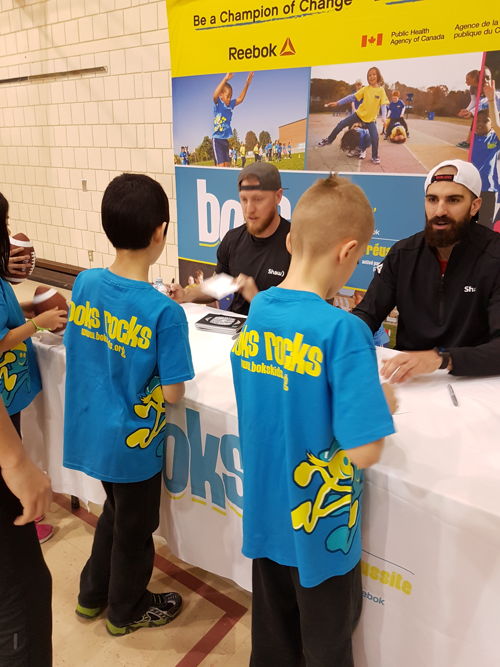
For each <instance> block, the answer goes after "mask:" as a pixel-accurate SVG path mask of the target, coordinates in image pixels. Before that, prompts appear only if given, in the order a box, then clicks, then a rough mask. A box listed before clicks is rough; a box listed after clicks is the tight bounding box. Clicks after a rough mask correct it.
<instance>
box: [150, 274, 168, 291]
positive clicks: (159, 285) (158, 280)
mask: <svg viewBox="0 0 500 667" xmlns="http://www.w3.org/2000/svg"><path fill="white" fill-rule="evenodd" d="M153 287H154V288H155V290H158V292H161V293H162V294H165V295H167V294H168V291H167V286H166V285H165V283H164V282H163V280H162V278H155V281H154V283H153Z"/></svg>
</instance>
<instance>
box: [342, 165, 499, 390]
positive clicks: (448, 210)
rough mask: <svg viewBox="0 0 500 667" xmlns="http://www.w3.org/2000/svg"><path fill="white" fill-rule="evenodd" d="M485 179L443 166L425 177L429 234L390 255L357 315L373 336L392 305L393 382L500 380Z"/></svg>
mask: <svg viewBox="0 0 500 667" xmlns="http://www.w3.org/2000/svg"><path fill="white" fill-rule="evenodd" d="M480 197H481V176H480V174H479V171H478V170H477V169H476V167H475V166H474V165H473V164H471V163H469V162H464V161H463V160H445V161H444V162H441V163H440V164H438V165H437V166H435V167H434V168H433V169H431V171H430V172H429V174H428V175H427V178H426V179H425V219H426V222H425V229H424V231H422V232H419V233H418V234H414V235H413V236H410V237H409V238H406V239H403V240H401V241H398V242H397V243H396V244H395V245H394V246H393V247H392V248H391V250H390V251H389V253H388V255H387V256H386V257H385V259H384V261H383V263H382V264H379V266H378V267H377V272H376V274H375V276H374V278H373V280H372V282H371V284H370V286H369V288H368V290H367V292H366V295H365V298H364V299H363V300H362V302H361V303H360V304H359V305H358V306H357V307H356V308H355V309H354V310H353V312H354V313H355V314H356V315H357V316H358V317H360V318H361V319H363V320H364V321H365V322H366V323H367V324H368V326H369V327H370V328H371V330H372V331H374V332H375V331H377V329H378V328H379V327H380V325H381V323H382V322H383V321H384V320H385V318H386V317H387V315H388V314H389V313H390V312H391V310H392V309H393V308H394V307H397V309H398V311H399V321H398V331H397V337H396V348H397V349H398V350H401V351H402V354H398V355H396V356H395V357H393V358H392V359H390V360H388V361H387V362H386V363H385V364H384V366H383V369H382V374H383V376H384V377H386V378H390V379H391V382H404V381H405V380H408V379H410V378H412V377H415V376H416V375H421V374H424V373H432V372H434V371H435V370H437V369H447V370H448V371H449V372H450V373H452V374H453V375H469V376H474V375H475V376H486V375H500V235H499V234H496V233H495V232H493V231H491V230H490V229H487V228H486V227H484V226H482V225H479V224H477V218H478V212H479V209H480V207H481V198H480Z"/></svg>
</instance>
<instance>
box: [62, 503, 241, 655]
mask: <svg viewBox="0 0 500 667" xmlns="http://www.w3.org/2000/svg"><path fill="white" fill-rule="evenodd" d="M54 501H55V502H56V503H57V504H58V505H60V506H61V507H62V508H63V509H65V510H66V511H67V512H70V513H71V514H73V515H74V516H76V517H78V518H79V519H81V520H82V521H85V522H86V523H88V524H89V525H90V526H92V527H93V528H95V527H96V524H97V517H96V516H95V514H92V513H91V512H88V511H87V510H85V509H83V508H82V507H80V508H79V509H73V508H72V507H71V501H70V499H69V498H68V497H67V496H65V495H62V494H60V493H54ZM155 567H157V568H158V569H159V570H161V571H162V572H163V573H164V574H166V575H167V576H169V577H171V578H172V579H175V580H177V581H178V582H179V583H180V584H182V585H183V586H185V587H186V588H189V589H191V590H192V591H193V592H194V593H196V594H197V595H199V596H200V597H202V598H205V600H208V602H211V603H212V604H213V605H215V606H216V607H218V608H219V609H220V610H221V611H223V612H224V616H222V617H221V618H219V620H218V621H217V622H216V623H215V624H214V625H213V626H212V627H211V628H210V630H209V631H208V632H207V633H206V634H205V635H203V637H202V638H201V639H200V640H199V641H198V642H197V643H196V644H195V645H194V646H193V647H192V648H191V649H190V650H189V651H188V652H187V653H186V655H185V656H184V657H183V658H182V659H181V660H180V662H178V663H177V665H176V667H197V665H199V664H200V663H201V662H202V661H203V660H204V659H205V658H206V657H207V655H209V654H210V652H211V651H212V650H213V649H214V648H215V647H216V646H217V644H218V643H219V642H220V641H222V639H224V637H225V636H226V635H227V634H228V632H230V630H231V629H232V628H233V627H234V626H235V625H236V623H238V621H239V620H240V619H241V618H242V617H243V616H244V615H245V614H246V612H247V611H248V610H247V608H246V607H244V606H243V605H242V604H240V603H239V602H236V601H235V600H233V599H231V598H230V597H228V596H227V595H225V594H224V593H221V592H220V591H218V590H217V589H215V588H214V587H213V586H210V585H209V584H206V583H205V582H204V581H202V580H201V579H199V578H198V577H196V576H195V575H194V574H192V573H191V572H186V570H183V569H182V568H181V567H179V566H178V565H176V564H175V563H172V562H171V561H169V560H168V558H165V557H164V556H160V555H159V554H156V556H155Z"/></svg>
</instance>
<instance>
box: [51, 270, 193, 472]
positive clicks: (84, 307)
mask: <svg viewBox="0 0 500 667" xmlns="http://www.w3.org/2000/svg"><path fill="white" fill-rule="evenodd" d="M64 342H65V345H66V369H67V370H66V407H65V419H64V465H65V466H66V467H67V468H73V469H75V470H82V471H83V472H85V473H87V474H88V475H90V476H91V477H96V478H97V479H100V480H103V481H107V482H140V481H143V480H145V479H149V478H150V477H153V475H155V474H156V473H158V472H159V471H160V470H161V468H162V462H163V439H164V437H163V433H164V428H165V423H166V417H165V408H164V400H163V393H162V385H169V384H176V383H178V382H183V381H185V380H190V379H191V378H192V377H193V376H194V373H193V366H192V362H191V352H190V348H189V340H188V327H187V321H186V316H185V314H184V311H183V310H182V308H181V307H180V306H179V305H178V304H177V303H175V302H174V301H172V299H170V298H168V297H166V296H165V295H164V294H161V293H160V292H158V291H157V290H155V289H154V287H152V286H151V285H150V284H149V283H146V282H142V281H139V280H129V279H128V278H122V277H120V276H117V275H115V274H113V273H111V271H109V270H108V269H90V270H88V271H83V272H82V273H80V275H79V276H78V277H77V279H76V281H75V284H74V286H73V293H72V301H71V304H70V311H69V314H68V325H67V327H66V333H65V336H64ZM167 410H168V406H167Z"/></svg>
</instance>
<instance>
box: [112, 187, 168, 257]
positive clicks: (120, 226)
mask: <svg viewBox="0 0 500 667" xmlns="http://www.w3.org/2000/svg"><path fill="white" fill-rule="evenodd" d="M101 218H102V226H103V229H104V232H105V234H106V236H107V237H108V239H109V240H110V242H111V244H112V245H113V246H114V247H115V248H121V249H123V250H141V249H142V248H147V247H148V245H149V244H150V242H151V237H152V236H153V232H154V231H155V229H156V228H157V227H158V226H159V225H161V224H162V223H164V222H166V223H167V226H166V227H165V234H166V233H167V228H168V223H169V221H170V214H169V209H168V197H167V195H166V194H165V191H164V189H163V188H162V186H161V185H160V184H159V183H158V181H155V180H154V179H152V178H150V177H149V176H146V175H145V174H121V176H117V177H116V178H114V179H113V180H112V181H111V183H109V185H108V187H107V188H106V190H105V191H104V196H103V198H102V204H101Z"/></svg>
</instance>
